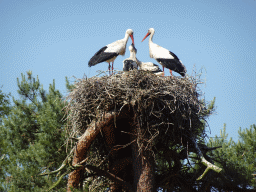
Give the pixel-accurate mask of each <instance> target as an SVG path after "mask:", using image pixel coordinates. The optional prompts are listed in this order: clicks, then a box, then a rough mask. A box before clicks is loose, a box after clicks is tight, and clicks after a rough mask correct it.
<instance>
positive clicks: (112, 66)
mask: <svg viewBox="0 0 256 192" xmlns="http://www.w3.org/2000/svg"><path fill="white" fill-rule="evenodd" d="M113 70H114V61H113V62H112V75H113Z"/></svg>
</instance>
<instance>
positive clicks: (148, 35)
mask: <svg viewBox="0 0 256 192" xmlns="http://www.w3.org/2000/svg"><path fill="white" fill-rule="evenodd" d="M149 35H150V33H147V35H146V36H145V37H144V38H143V39H142V41H144V40H145V39H146V38H147V37H148V36H149ZM142 41H141V42H142Z"/></svg>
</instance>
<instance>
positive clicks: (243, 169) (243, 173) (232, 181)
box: [208, 125, 256, 191]
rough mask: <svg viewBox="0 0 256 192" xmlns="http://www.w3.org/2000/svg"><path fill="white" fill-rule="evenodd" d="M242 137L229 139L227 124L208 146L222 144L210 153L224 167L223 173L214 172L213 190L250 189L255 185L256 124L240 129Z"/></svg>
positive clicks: (217, 163) (212, 178)
mask: <svg viewBox="0 0 256 192" xmlns="http://www.w3.org/2000/svg"><path fill="white" fill-rule="evenodd" d="M238 134H239V136H240V139H239V141H238V142H234V141H233V140H232V138H230V139H229V140H227V137H228V134H227V133H226V125H224V128H223V130H221V133H220V137H217V136H215V138H214V139H213V138H211V139H210V140H209V143H208V147H216V146H221V148H218V149H216V150H214V151H212V152H211V154H209V157H211V158H212V160H213V161H214V162H215V164H216V165H218V166H219V167H222V168H223V170H224V172H222V175H221V176H220V175H216V174H212V176H211V182H210V183H209V185H211V186H212V190H215V191H225V190H230V189H233V190H239V189H240V190H243V191H245V190H250V189H252V188H254V187H255V184H256V183H255V178H254V176H253V173H255V171H256V168H255V167H256V163H255V159H256V153H255V150H256V126H255V125H252V126H251V127H250V129H244V130H241V128H240V129H239V131H238Z"/></svg>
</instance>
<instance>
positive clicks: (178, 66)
mask: <svg viewBox="0 0 256 192" xmlns="http://www.w3.org/2000/svg"><path fill="white" fill-rule="evenodd" d="M154 33H155V30H154V29H153V28H150V29H149V30H148V33H147V34H146V36H145V37H144V38H143V40H142V41H144V40H145V39H146V38H147V37H148V36H149V35H150V37H149V56H150V57H151V58H154V59H155V60H156V61H157V62H158V63H160V64H161V65H162V66H163V71H164V68H165V67H166V68H168V69H169V70H170V73H171V75H172V70H173V71H175V72H177V73H179V74H180V75H182V76H183V77H184V76H185V74H186V72H187V70H186V67H185V66H184V65H183V64H182V62H181V61H180V60H179V58H178V57H177V56H176V55H175V54H174V53H173V52H171V51H169V50H167V49H165V48H163V47H161V46H159V45H157V44H155V43H153V42H152V38H153V35H154Z"/></svg>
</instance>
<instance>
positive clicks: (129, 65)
mask: <svg viewBox="0 0 256 192" xmlns="http://www.w3.org/2000/svg"><path fill="white" fill-rule="evenodd" d="M129 51H130V57H129V58H127V59H125V60H123V71H130V70H133V69H138V65H137V58H136V53H137V49H136V48H135V46H134V44H133V43H132V44H131V45H130V46H129Z"/></svg>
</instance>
